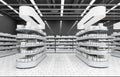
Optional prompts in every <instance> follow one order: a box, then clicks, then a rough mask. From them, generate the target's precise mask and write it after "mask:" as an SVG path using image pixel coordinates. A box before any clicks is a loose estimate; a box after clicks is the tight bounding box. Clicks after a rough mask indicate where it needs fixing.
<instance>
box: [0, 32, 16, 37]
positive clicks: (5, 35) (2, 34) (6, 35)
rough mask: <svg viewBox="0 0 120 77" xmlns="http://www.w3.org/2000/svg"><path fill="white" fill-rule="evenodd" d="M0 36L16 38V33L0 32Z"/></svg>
mask: <svg viewBox="0 0 120 77" xmlns="http://www.w3.org/2000/svg"><path fill="white" fill-rule="evenodd" d="M0 37H8V38H16V35H11V34H6V33H0Z"/></svg>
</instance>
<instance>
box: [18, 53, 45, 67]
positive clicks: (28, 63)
mask: <svg viewBox="0 0 120 77" xmlns="http://www.w3.org/2000/svg"><path fill="white" fill-rule="evenodd" d="M45 57H46V54H41V56H40V57H39V58H38V59H37V60H35V61H31V62H19V61H17V64H16V67H17V68H32V67H35V66H37V65H38V64H39V63H40V62H41V61H42V60H43V59H44V58H45Z"/></svg>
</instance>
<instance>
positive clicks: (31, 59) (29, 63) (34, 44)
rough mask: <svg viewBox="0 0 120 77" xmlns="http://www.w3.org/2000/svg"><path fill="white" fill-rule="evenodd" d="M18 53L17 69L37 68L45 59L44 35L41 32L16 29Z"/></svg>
mask: <svg viewBox="0 0 120 77" xmlns="http://www.w3.org/2000/svg"><path fill="white" fill-rule="evenodd" d="M17 31H18V32H20V33H18V34H17V39H18V40H19V42H20V45H19V47H20V53H19V54H17V55H18V58H17V60H16V61H17V64H16V67H17V68H31V67H35V66H37V65H38V64H39V63H40V62H41V61H42V60H43V59H44V58H45V57H46V51H45V50H46V48H47V47H46V44H45V43H46V33H44V32H43V31H42V30H33V29H27V28H25V29H24V28H20V29H17Z"/></svg>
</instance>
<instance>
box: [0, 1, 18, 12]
mask: <svg viewBox="0 0 120 77" xmlns="http://www.w3.org/2000/svg"><path fill="white" fill-rule="evenodd" d="M0 2H1V3H3V4H4V5H6V6H7V7H8V8H10V9H11V10H13V11H14V12H15V13H17V14H18V13H19V12H18V11H17V10H15V9H14V8H13V7H11V6H10V5H8V4H7V3H6V2H5V1H3V0H0Z"/></svg>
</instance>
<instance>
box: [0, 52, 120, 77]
mask: <svg viewBox="0 0 120 77" xmlns="http://www.w3.org/2000/svg"><path fill="white" fill-rule="evenodd" d="M15 58H16V55H13V56H9V57H4V58H0V69H1V70H0V75H9V76H38V75H39V76H83V75H84V76H85V75H86V76H90V75H99V76H100V75H103V76H105V75H120V71H119V68H120V59H119V58H115V57H111V61H110V67H109V68H103V69H101V68H92V67H89V66H87V65H86V64H84V63H83V62H82V61H81V60H79V59H78V58H77V57H76V56H75V54H60V53H59V54H48V56H47V57H46V58H45V59H44V60H43V61H42V62H41V63H40V64H39V65H38V66H37V67H35V68H31V69H17V68H15Z"/></svg>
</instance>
